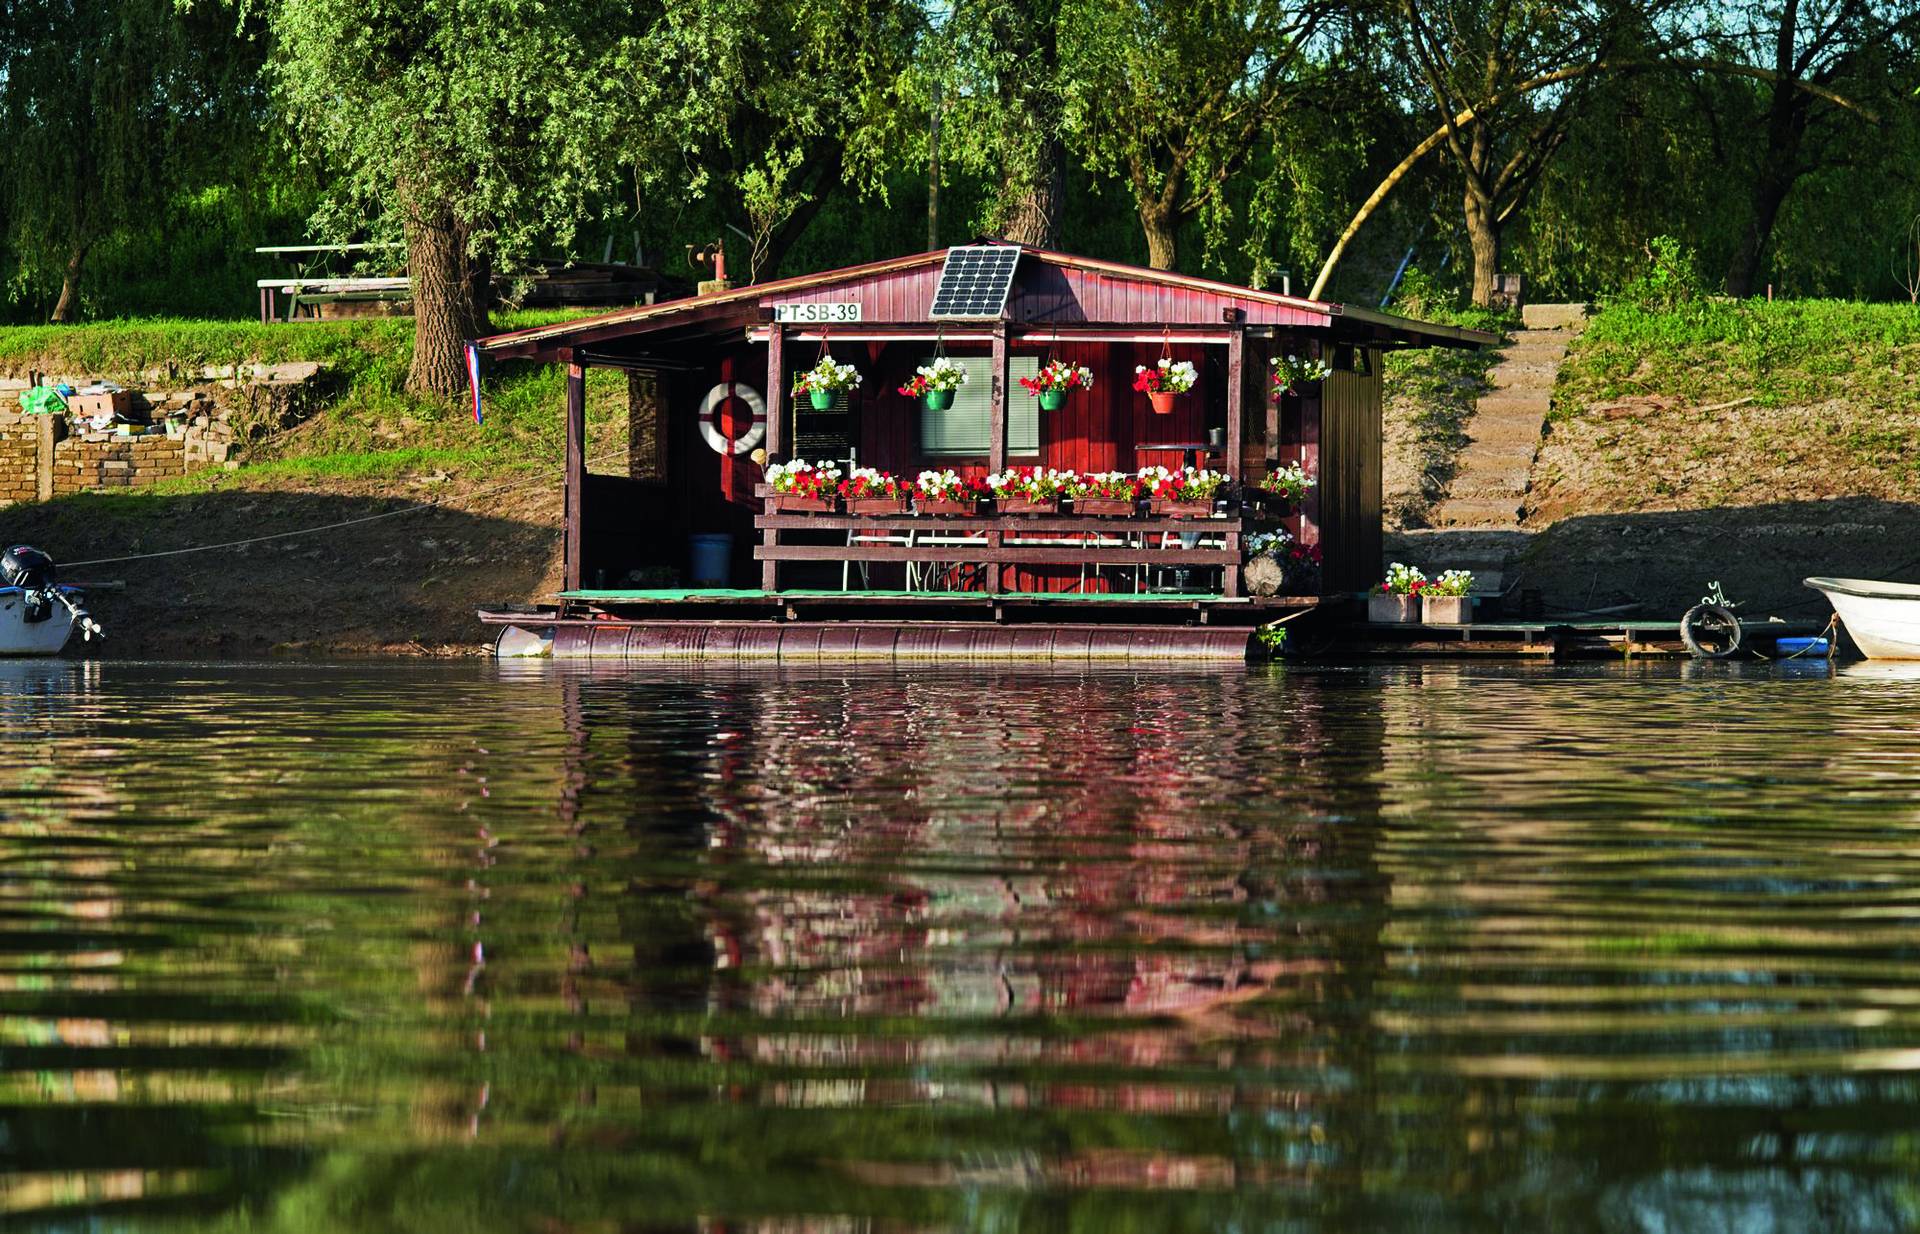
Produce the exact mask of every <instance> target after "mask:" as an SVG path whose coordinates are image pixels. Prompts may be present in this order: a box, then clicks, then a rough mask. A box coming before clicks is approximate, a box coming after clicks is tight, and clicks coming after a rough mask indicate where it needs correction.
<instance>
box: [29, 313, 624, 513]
mask: <svg viewBox="0 0 1920 1234" xmlns="http://www.w3.org/2000/svg"><path fill="white" fill-rule="evenodd" d="M577 315H578V314H577V313H575V312H573V311H571V310H564V309H561V310H541V311H537V312H534V311H522V312H516V313H502V314H498V315H496V316H495V318H494V327H495V329H497V330H511V329H518V328H521V327H524V326H530V325H539V324H544V323H547V322H553V321H564V320H568V319H570V318H572V317H574V316H577ZM412 357H413V322H412V320H411V319H410V318H362V319H358V320H351V321H337V322H303V323H300V324H298V325H285V324H277V325H261V324H260V323H259V322H256V321H206V320H187V319H169V318H141V319H132V320H121V321H99V322H91V323H88V324H85V325H77V326H47V325H34V326H0V372H11V373H16V374H23V373H26V372H29V371H43V372H61V373H76V374H77V373H85V374H88V375H92V376H101V377H110V378H115V379H117V380H120V381H122V382H124V383H125V384H127V385H135V384H136V383H138V382H142V381H143V380H144V379H143V378H142V376H141V375H142V374H143V373H145V372H147V371H149V370H154V369H159V370H162V371H165V372H167V373H177V374H182V375H188V374H191V375H193V376H194V377H196V378H197V371H198V370H199V369H201V368H202V367H205V366H209V365H214V366H218V365H228V364H254V363H258V364H280V363H290V362H301V361H311V362H317V363H319V364H322V365H324V366H326V367H325V372H326V375H325V377H324V378H323V381H324V383H325V384H324V386H323V387H322V388H323V389H324V391H325V397H326V404H327V405H326V408H325V410H324V411H322V412H321V413H320V414H318V415H315V416H313V417H311V418H310V419H308V420H307V421H305V422H303V423H302V424H300V425H298V426H296V427H295V428H293V429H291V430H288V431H286V432H283V433H281V434H279V435H277V436H276V437H274V438H270V439H268V440H265V441H261V442H255V443H252V444H250V445H249V446H248V447H247V450H246V453H245V456H244V457H245V462H246V467H245V468H244V470H245V471H246V472H247V474H249V475H251V476H258V477H263V478H270V477H276V476H278V477H288V476H303V477H312V478H315V479H327V478H353V479H370V478H381V477H392V476H399V475H405V474H408V473H410V472H415V471H420V470H431V469H434V468H452V467H482V468H495V467H505V466H512V465H516V464H520V463H526V462H550V461H553V460H557V459H558V458H559V457H560V455H561V452H562V449H563V441H562V427H561V421H560V416H559V414H558V408H559V406H560V403H561V400H562V395H563V379H562V375H561V374H560V372H559V371H558V370H557V369H555V368H554V367H553V366H551V365H531V364H524V363H507V364H501V365H496V366H492V367H490V369H489V370H488V372H487V374H486V379H485V387H484V390H483V399H484V404H485V412H486V422H485V424H483V425H475V424H474V423H473V418H472V415H471V413H470V412H469V410H468V408H467V406H466V404H465V402H464V400H455V401H453V402H445V401H441V400H436V399H423V398H418V397H416V396H414V395H411V394H409V393H407V391H406V388H405V387H406V375H407V368H408V365H409V364H410V363H411V362H412ZM183 384H184V381H183ZM624 390H625V382H624V378H622V377H621V376H620V375H619V374H609V373H599V372H595V373H592V374H590V375H589V408H588V412H589V419H590V424H591V425H592V427H594V428H596V429H599V430H602V431H604V430H605V429H607V428H608V427H609V426H610V425H611V424H612V422H613V420H614V419H616V418H617V415H618V407H617V406H616V405H617V404H623V398H624ZM223 474H225V473H221V472H214V473H200V474H196V475H193V476H188V477H185V478H183V479H181V480H175V481H171V482H167V483H164V484H161V485H158V486H156V487H154V488H153V489H151V490H147V491H151V492H154V493H169V492H174V493H178V492H198V491H203V490H205V489H207V488H210V487H217V486H218V485H219V484H220V483H222V480H221V479H220V477H221V475H223Z"/></svg>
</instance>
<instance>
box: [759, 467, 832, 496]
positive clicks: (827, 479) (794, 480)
mask: <svg viewBox="0 0 1920 1234" xmlns="http://www.w3.org/2000/svg"><path fill="white" fill-rule="evenodd" d="M767 483H768V484H769V485H770V486H771V487H772V488H773V491H774V492H776V493H793V494H796V495H798V496H801V497H829V496H832V495H833V494H834V493H835V492H836V491H838V488H839V485H840V469H839V468H838V467H836V466H835V465H834V464H832V463H809V462H807V461H806V460H805V459H798V458H797V459H794V460H793V461H792V462H791V463H775V464H774V465H773V466H771V467H769V468H767Z"/></svg>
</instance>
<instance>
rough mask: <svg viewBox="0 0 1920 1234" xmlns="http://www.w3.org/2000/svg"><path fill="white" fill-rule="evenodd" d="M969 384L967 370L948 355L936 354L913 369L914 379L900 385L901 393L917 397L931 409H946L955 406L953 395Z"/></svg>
mask: <svg viewBox="0 0 1920 1234" xmlns="http://www.w3.org/2000/svg"><path fill="white" fill-rule="evenodd" d="M966 384H967V370H966V367H965V366H964V365H962V364H961V363H960V362H959V361H957V360H954V359H952V358H950V357H948V356H935V357H934V358H933V360H932V361H931V362H930V363H927V364H923V365H921V366H920V367H919V368H917V369H915V370H914V371H913V380H911V381H909V382H908V383H907V384H906V385H904V386H901V387H900V393H902V394H904V395H906V396H907V397H909V398H917V399H919V400H920V401H921V402H922V403H924V404H926V407H927V410H929V411H946V410H948V409H949V408H951V407H952V406H953V395H954V392H955V391H956V390H958V389H959V388H960V387H961V386H964V385H966Z"/></svg>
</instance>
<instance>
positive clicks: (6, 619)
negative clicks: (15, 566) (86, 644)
mask: <svg viewBox="0 0 1920 1234" xmlns="http://www.w3.org/2000/svg"><path fill="white" fill-rule="evenodd" d="M47 607H48V612H47V615H46V618H45V619H44V620H41V621H28V620H27V610H28V596H27V593H26V592H24V591H22V590H21V589H20V588H18V587H0V656H55V655H59V654H60V651H61V649H62V648H63V647H65V646H66V645H67V640H68V639H69V638H71V637H72V636H73V625H74V613H73V610H72V609H70V608H68V607H67V606H66V605H65V604H62V603H60V601H58V600H54V601H53V602H52V603H50V604H49V605H48V606H47Z"/></svg>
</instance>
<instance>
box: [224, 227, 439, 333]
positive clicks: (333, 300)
mask: <svg viewBox="0 0 1920 1234" xmlns="http://www.w3.org/2000/svg"><path fill="white" fill-rule="evenodd" d="M405 247H406V246H405V245H401V244H268V245H262V246H261V247H259V248H256V249H254V250H253V251H254V252H256V253H261V254H264V255H267V256H270V257H278V258H281V259H283V260H285V261H288V262H291V263H292V264H293V265H294V266H296V267H297V268H298V271H299V272H298V273H297V274H296V275H295V276H294V277H292V278H277V279H257V280H255V282H254V286H255V287H257V288H258V289H259V291H260V323H261V324H262V325H267V324H270V323H272V322H275V321H278V320H280V319H281V318H280V307H279V300H280V297H281V296H282V295H284V296H285V297H286V300H287V309H286V320H287V321H293V320H295V319H296V318H297V317H298V316H299V314H300V310H301V309H302V308H303V307H304V308H308V309H311V310H312V313H313V316H315V317H318V316H319V315H320V306H321V305H323V304H340V303H370V302H375V301H393V300H404V299H406V298H407V296H408V290H409V287H410V285H411V282H412V280H410V279H409V278H407V276H406V275H404V274H402V275H382V276H358V275H343V274H333V273H326V272H323V271H322V270H321V269H320V267H321V266H322V265H324V264H326V262H327V259H328V258H330V257H334V256H337V255H339V254H342V253H373V252H393V251H396V250H401V249H404V248H405Z"/></svg>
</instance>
